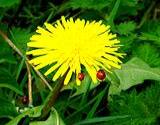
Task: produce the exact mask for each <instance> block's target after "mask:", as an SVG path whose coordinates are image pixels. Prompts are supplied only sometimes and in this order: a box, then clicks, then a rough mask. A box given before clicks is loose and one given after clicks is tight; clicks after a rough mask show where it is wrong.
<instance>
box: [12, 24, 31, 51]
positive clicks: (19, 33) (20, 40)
mask: <svg viewBox="0 0 160 125" xmlns="http://www.w3.org/2000/svg"><path fill="white" fill-rule="evenodd" d="M10 33H11V36H12V41H13V42H14V44H15V45H16V46H17V47H18V48H19V49H20V50H21V51H22V53H23V54H25V52H26V49H27V42H28V41H29V39H30V37H31V35H32V34H31V33H30V30H29V29H21V28H15V27H14V28H13V29H12V30H11V32H10Z"/></svg>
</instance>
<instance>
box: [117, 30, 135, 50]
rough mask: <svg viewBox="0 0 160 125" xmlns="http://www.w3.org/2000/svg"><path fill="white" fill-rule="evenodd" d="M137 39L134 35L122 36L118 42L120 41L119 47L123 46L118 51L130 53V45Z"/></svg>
mask: <svg viewBox="0 0 160 125" xmlns="http://www.w3.org/2000/svg"><path fill="white" fill-rule="evenodd" d="M136 38H137V36H136V34H133V33H131V34H128V35H122V36H120V37H119V40H120V41H121V45H123V46H122V47H121V48H120V49H121V50H123V51H125V52H128V51H131V49H132V47H133V46H132V45H133V44H134V40H135V39H136Z"/></svg>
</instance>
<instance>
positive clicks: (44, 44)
mask: <svg viewBox="0 0 160 125" xmlns="http://www.w3.org/2000/svg"><path fill="white" fill-rule="evenodd" d="M44 25H45V28H42V27H38V29H37V30H36V32H37V34H35V35H33V36H32V37H31V38H30V40H31V41H30V42H29V43H28V44H27V46H28V47H32V48H34V49H33V50H30V51H28V52H27V55H29V54H32V55H33V56H35V58H33V59H32V60H30V63H32V64H33V65H34V66H35V68H36V69H37V70H39V69H41V68H43V67H46V66H51V67H50V68H49V69H48V70H47V71H46V72H45V75H49V74H50V73H52V72H53V71H56V73H55V74H54V76H53V80H54V81H55V80H57V79H58V78H59V77H62V76H63V75H64V74H65V72H66V71H68V73H67V75H66V78H65V80H64V84H65V85H66V84H68V83H69V81H70V79H71V77H72V75H73V74H75V75H76V83H77V85H80V83H81V80H80V79H79V78H78V75H79V73H81V68H82V66H84V67H85V68H86V71H87V72H88V74H89V75H90V77H91V79H92V80H93V82H94V83H96V82H97V81H98V80H97V76H96V74H97V71H99V70H100V69H104V70H105V71H107V72H110V70H111V68H112V67H115V68H118V69H119V68H121V66H120V63H121V61H120V59H119V57H123V54H121V53H118V52H117V50H118V49H119V46H120V45H119V43H120V41H119V40H117V39H116V35H115V34H112V33H110V27H109V26H106V25H104V24H102V21H99V22H96V21H93V22H89V21H85V20H80V19H76V20H75V21H74V20H73V18H72V17H71V18H70V19H68V20H66V19H65V17H64V16H62V17H61V20H58V21H57V22H56V24H55V25H54V26H53V25H51V24H49V23H44ZM81 76H82V75H81Z"/></svg>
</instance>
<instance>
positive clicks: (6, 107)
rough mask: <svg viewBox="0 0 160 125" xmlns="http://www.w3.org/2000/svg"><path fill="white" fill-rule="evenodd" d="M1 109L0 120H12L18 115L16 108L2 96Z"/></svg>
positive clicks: (0, 98) (0, 100)
mask: <svg viewBox="0 0 160 125" xmlns="http://www.w3.org/2000/svg"><path fill="white" fill-rule="evenodd" d="M0 107H1V108H0V118H4V117H5V118H12V117H14V116H16V115H18V113H17V111H16V107H15V106H14V105H13V104H12V103H11V101H9V100H8V99H7V98H5V96H4V95H0Z"/></svg>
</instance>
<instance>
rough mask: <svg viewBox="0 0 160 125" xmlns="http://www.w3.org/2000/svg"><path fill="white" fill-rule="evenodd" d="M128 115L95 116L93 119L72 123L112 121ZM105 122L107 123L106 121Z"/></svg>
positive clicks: (84, 123) (86, 123) (85, 123)
mask: <svg viewBox="0 0 160 125" xmlns="http://www.w3.org/2000/svg"><path fill="white" fill-rule="evenodd" d="M128 117H129V116H128V115H124V116H107V117H97V118H93V119H87V120H84V121H81V122H78V123H76V124H74V125H88V124H91V123H92V124H93V123H94V124H95V123H99V122H103V123H104V122H109V121H113V120H117V119H124V118H128ZM106 124H107V123H106Z"/></svg>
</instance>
